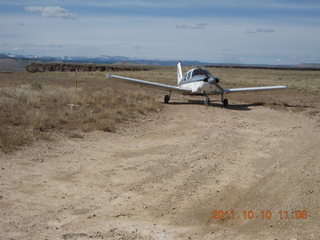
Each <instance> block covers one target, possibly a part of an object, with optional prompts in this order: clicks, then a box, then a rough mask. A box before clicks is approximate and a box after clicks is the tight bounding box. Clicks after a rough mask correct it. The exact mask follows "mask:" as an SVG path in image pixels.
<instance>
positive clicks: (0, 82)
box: [0, 67, 320, 152]
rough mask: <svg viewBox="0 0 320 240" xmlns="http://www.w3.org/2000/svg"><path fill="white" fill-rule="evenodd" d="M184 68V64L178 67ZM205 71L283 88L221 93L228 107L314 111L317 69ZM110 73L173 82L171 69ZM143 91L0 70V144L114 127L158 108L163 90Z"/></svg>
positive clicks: (100, 77)
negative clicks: (67, 132) (240, 105)
mask: <svg viewBox="0 0 320 240" xmlns="http://www.w3.org/2000/svg"><path fill="white" fill-rule="evenodd" d="M187 70H188V68H186V67H184V69H183V71H184V72H186V71H187ZM209 70H210V71H211V72H212V73H213V74H214V75H216V76H218V77H219V78H220V80H221V84H222V86H223V87H230V88H231V87H248V86H264V85H265V86H267V85H288V87H289V89H287V90H281V91H267V92H259V93H238V94H230V95H228V96H227V97H228V98H229V103H230V105H231V106H232V105H237V104H239V102H242V103H247V104H263V105H268V106H271V107H273V108H278V109H290V110H293V111H298V112H300V111H305V110H307V111H306V112H307V113H309V115H310V116H319V114H320V106H319V102H320V71H295V70H265V69H222V68H209ZM111 73H112V72H111ZM114 74H117V75H123V76H128V77H133V78H139V79H143V80H148V81H154V82H160V83H166V84H172V85H175V84H176V68H175V67H159V68H157V69H154V70H150V71H121V72H116V73H114ZM146 89H147V88H141V87H137V86H133V85H130V84H126V83H120V82H116V81H108V80H106V78H105V74H104V73H98V72H81V73H79V72H64V73H60V72H44V73H32V74H31V73H14V74H0V124H1V128H0V148H1V150H2V151H5V152H6V151H10V150H11V149H14V148H15V147H16V146H19V145H22V144H25V143H26V142H29V141H32V140H34V139H39V138H45V137H48V136H50V134H51V133H52V132H54V131H55V130H59V131H60V130H62V131H69V132H70V131H92V130H102V131H115V129H116V127H117V124H118V123H120V122H123V121H125V120H128V119H130V118H132V117H135V116H136V115H137V114H141V113H142V114H144V113H147V112H149V111H154V110H157V109H159V108H161V104H160V102H162V101H163V95H164V93H165V92H162V91H159V90H157V89H152V90H150V91H149V90H148V89H147V90H146ZM173 97H174V96H173ZM155 99H156V100H155ZM211 99H219V96H217V97H212V98H211ZM172 101H175V100H174V98H173V99H172ZM179 101H180V100H179ZM181 101H184V100H181ZM74 136H77V134H75V135H74Z"/></svg>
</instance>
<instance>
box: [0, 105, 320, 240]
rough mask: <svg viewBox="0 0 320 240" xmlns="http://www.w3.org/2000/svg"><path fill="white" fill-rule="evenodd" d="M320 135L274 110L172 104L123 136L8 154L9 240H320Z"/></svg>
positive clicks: (4, 194)
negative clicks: (216, 214) (217, 215)
mask: <svg viewBox="0 0 320 240" xmlns="http://www.w3.org/2000/svg"><path fill="white" fill-rule="evenodd" d="M319 125H320V124H319V120H317V119H316V118H313V119H311V118H307V117H306V116H305V115H304V114H301V113H300V114H297V113H291V112H289V111H279V110H272V109H269V108H267V107H263V106H250V105H231V106H230V108H229V109H224V108H220V107H218V106H213V107H206V106H203V105H199V104H178V103H176V104H175V103H173V104H170V105H168V106H165V108H164V110H162V111H161V112H160V113H157V114H153V115H147V116H145V117H144V118H141V119H140V120H139V121H135V122H131V123H129V124H128V125H127V126H123V128H122V130H119V132H118V133H104V132H94V133H89V134H85V135H84V138H70V139H69V138H66V137H58V138H57V140H54V141H50V142H44V141H43V142H37V143H35V144H33V145H32V146H29V147H25V148H24V149H22V150H20V151H17V152H15V153H12V154H6V155H5V154H3V155H1V156H0V158H1V159H0V164H1V165H0V183H1V185H0V238H1V239H43V240H44V239H64V240H71V239H320V224H319V221H320V214H319V212H320V203H319V199H320V188H319V185H320V161H319V160H320V158H319V156H320V148H319V143H320V131H319V129H320V128H319ZM214 210H218V211H219V210H223V211H227V210H228V211H231V210H234V212H235V217H234V218H226V219H211V217H212V216H213V213H212V212H213V211H214ZM250 210H251V211H254V213H255V217H254V218H252V219H248V218H247V219H245V218H244V215H243V211H250ZM281 210H282V211H288V218H287V219H286V218H283V219H280V216H279V213H278V212H279V211H281ZM297 210H298V211H302V210H306V211H307V216H306V219H296V217H295V211H297ZM261 211H272V217H271V219H262V213H261ZM299 216H300V215H299V214H298V217H299Z"/></svg>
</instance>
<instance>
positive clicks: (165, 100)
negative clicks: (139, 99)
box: [163, 95, 170, 103]
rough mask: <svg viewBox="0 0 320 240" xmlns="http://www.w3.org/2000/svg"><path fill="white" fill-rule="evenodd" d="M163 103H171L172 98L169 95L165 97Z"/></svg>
mask: <svg viewBox="0 0 320 240" xmlns="http://www.w3.org/2000/svg"><path fill="white" fill-rule="evenodd" d="M163 101H164V103H169V101H170V96H169V95H165V96H164V100H163Z"/></svg>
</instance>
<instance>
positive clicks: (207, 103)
mask: <svg viewBox="0 0 320 240" xmlns="http://www.w3.org/2000/svg"><path fill="white" fill-rule="evenodd" d="M204 104H205V105H207V106H209V105H210V98H209V97H208V96H204Z"/></svg>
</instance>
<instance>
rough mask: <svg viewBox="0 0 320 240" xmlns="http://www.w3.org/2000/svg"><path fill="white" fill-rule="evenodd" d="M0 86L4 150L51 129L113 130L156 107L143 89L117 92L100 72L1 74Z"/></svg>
mask: <svg viewBox="0 0 320 240" xmlns="http://www.w3.org/2000/svg"><path fill="white" fill-rule="evenodd" d="M76 80H77V88H76V87H75V85H76ZM0 82H1V88H0V106H1V108H0V124H1V129H0V148H1V150H2V151H3V152H8V151H11V150H12V149H15V148H16V147H17V146H20V145H23V144H25V143H28V142H30V141H32V140H35V139H40V138H48V137H49V136H50V134H51V133H52V132H53V131H56V130H62V131H65V132H68V133H72V134H71V135H72V136H76V135H77V134H75V133H74V132H72V131H79V130H80V131H92V130H101V131H115V130H116V127H117V125H118V124H119V123H121V122H123V121H125V120H128V119H129V118H132V117H135V116H136V115H137V114H145V113H147V112H149V111H155V110H157V109H159V108H160V107H161V105H160V104H159V102H157V101H155V100H154V98H153V97H151V96H150V95H148V94H146V92H145V91H144V90H140V89H135V90H134V91H130V89H127V90H123V89H118V88H117V87H116V86H115V85H114V84H111V85H110V84H108V83H107V81H106V80H105V77H104V75H103V74H101V73H100V74H89V73H82V74H77V73H73V74H72V73H42V74H26V73H23V74H1V75H0Z"/></svg>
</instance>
